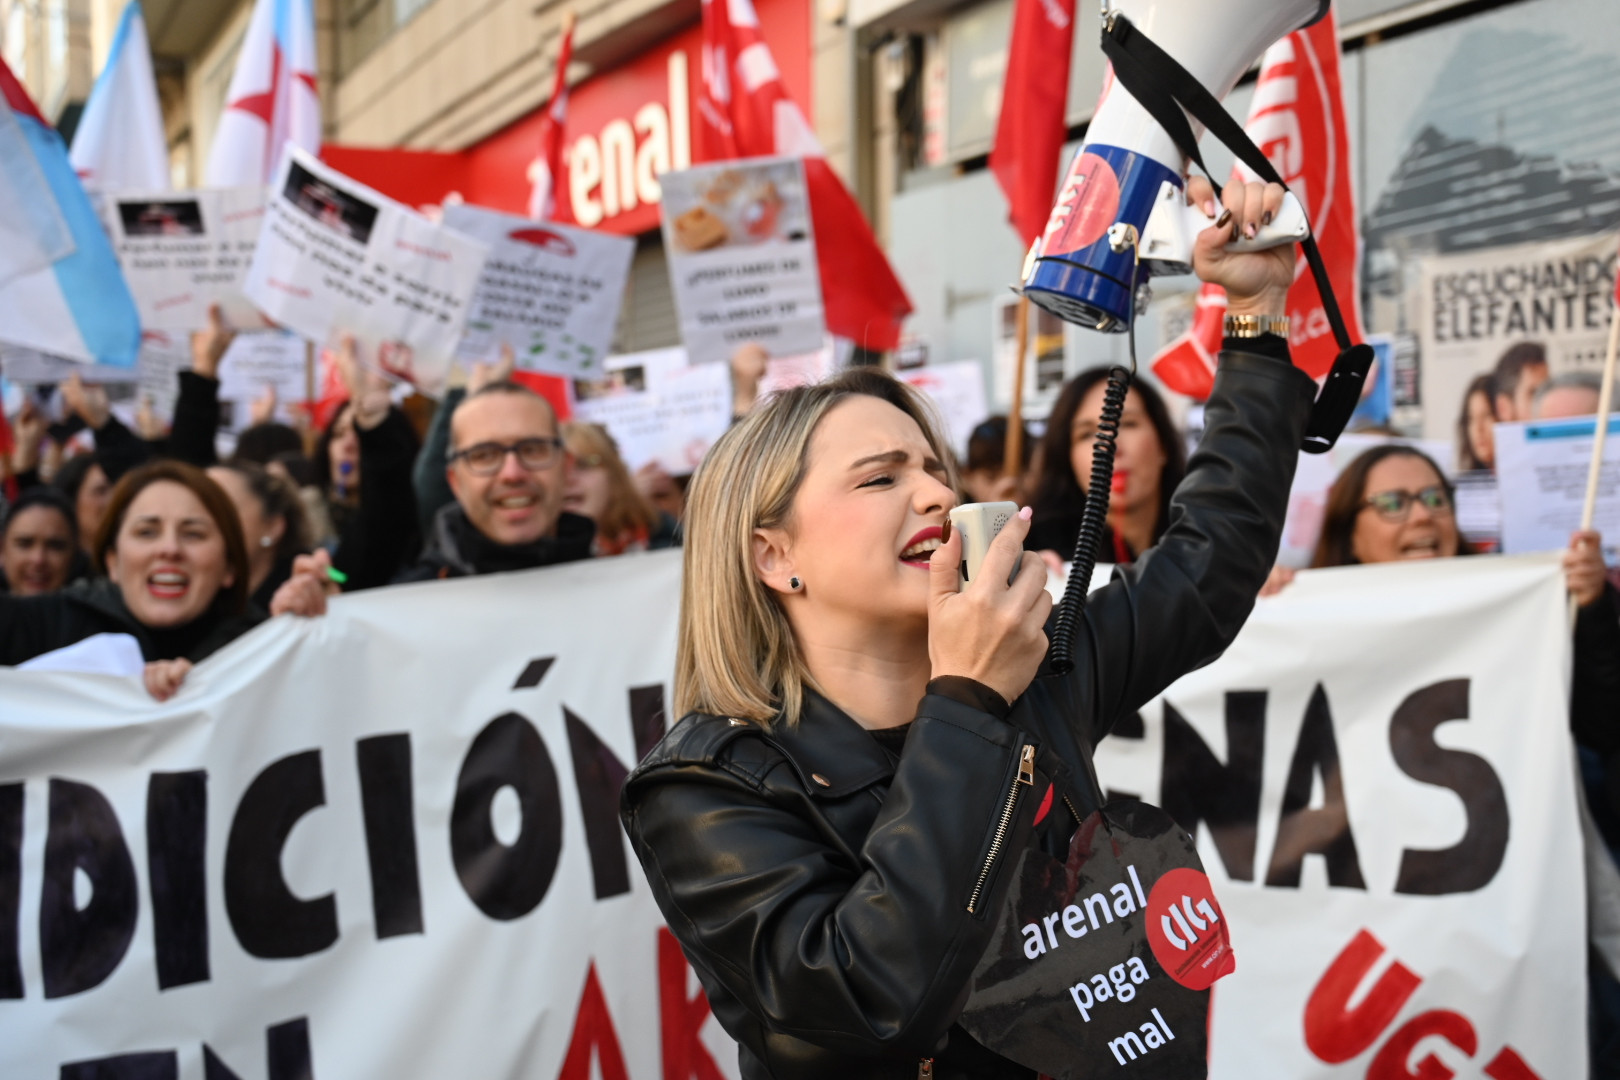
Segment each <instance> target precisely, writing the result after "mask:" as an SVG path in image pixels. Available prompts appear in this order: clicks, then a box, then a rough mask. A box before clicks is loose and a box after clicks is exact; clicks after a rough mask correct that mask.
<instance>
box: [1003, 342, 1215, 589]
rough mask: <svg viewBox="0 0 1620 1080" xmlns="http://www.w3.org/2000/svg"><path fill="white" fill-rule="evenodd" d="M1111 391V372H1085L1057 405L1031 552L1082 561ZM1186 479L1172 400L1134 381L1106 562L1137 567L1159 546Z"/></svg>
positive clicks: (1119, 451)
mask: <svg viewBox="0 0 1620 1080" xmlns="http://www.w3.org/2000/svg"><path fill="white" fill-rule="evenodd" d="M1107 385H1108V369H1107V368H1092V369H1091V370H1090V371H1083V372H1081V373H1080V374H1079V375H1076V376H1075V377H1074V378H1073V379H1071V380H1070V381H1069V385H1067V386H1065V387H1064V388H1063V393H1061V394H1060V395H1058V399H1057V403H1056V404H1055V405H1053V406H1052V414H1051V416H1050V417H1049V418H1048V419H1047V422H1046V434H1045V435H1044V436H1042V438H1041V455H1040V456H1041V468H1040V473H1039V474H1038V479H1037V480H1036V482H1035V497H1034V499H1033V500H1032V502H1031V505H1032V506H1033V507H1034V510H1035V521H1034V524H1033V525H1031V527H1030V530H1029V538H1028V539H1027V540H1026V541H1025V543H1024V546H1025V547H1026V548H1028V549H1029V550H1030V551H1043V552H1044V551H1052V552H1055V553H1056V554H1057V556H1058V558H1059V559H1061V560H1063V561H1068V560H1069V559H1072V558H1074V545H1075V540H1076V539H1077V538H1078V536H1079V534H1080V516H1081V514H1082V512H1083V511H1084V510H1085V505H1086V485H1087V484H1089V483H1090V482H1091V461H1092V452H1093V450H1094V449H1095V447H1096V442H1097V429H1098V424H1099V423H1100V422H1101V420H1102V406H1103V393H1104V391H1105V390H1106V389H1107ZM1186 474H1187V450H1186V447H1185V446H1184V444H1183V443H1182V439H1181V435H1180V434H1179V433H1178V432H1177V431H1176V425H1175V423H1174V422H1173V421H1172V420H1171V419H1170V410H1169V409H1168V408H1167V407H1166V406H1165V403H1164V398H1162V397H1160V396H1159V393H1158V391H1156V390H1154V389H1153V388H1152V387H1151V386H1148V385H1147V384H1145V383H1140V382H1133V383H1132V384H1131V390H1130V393H1129V394H1127V395H1126V397H1125V410H1124V412H1123V413H1122V414H1121V416H1120V421H1119V436H1118V439H1117V442H1116V449H1115V452H1114V483H1113V489H1112V492H1111V494H1110V497H1109V502H1108V524H1107V525H1106V526H1105V527H1104V529H1103V534H1102V538H1101V540H1100V541H1099V542H1098V545H1097V559H1098V561H1100V562H1112V563H1121V564H1123V563H1129V562H1133V561H1135V560H1136V558H1137V557H1138V556H1140V555H1141V554H1142V552H1144V551H1146V550H1147V549H1148V548H1150V547H1152V546H1153V545H1154V544H1156V543H1157V542H1158V540H1159V537H1161V536H1163V535H1164V530H1165V529H1166V528H1167V527H1168V526H1169V523H1170V496H1171V494H1172V493H1173V492H1174V491H1175V490H1176V485H1177V484H1179V483H1181V478H1182V477H1183V476H1185V475H1186Z"/></svg>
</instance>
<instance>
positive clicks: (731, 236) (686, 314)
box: [658, 158, 827, 364]
mask: <svg viewBox="0 0 1620 1080" xmlns="http://www.w3.org/2000/svg"><path fill="white" fill-rule="evenodd" d="M658 180H659V183H660V184H661V185H662V187H663V226H664V247H665V250H666V251H667V252H668V253H669V280H670V284H671V285H672V286H673V288H674V292H675V306H676V309H677V310H678V311H679V312H680V315H681V340H682V341H683V342H684V343H685V344H686V351H687V354H688V355H689V356H691V358H692V362H693V363H694V364H705V363H718V362H721V361H724V360H727V359H729V358H730V356H731V354H732V353H733V352H735V351H736V350H737V348H738V347H739V346H741V345H744V344H746V343H748V342H754V343H755V344H758V345H760V346H762V347H763V348H764V349H765V351H766V352H768V353H770V354H771V355H772V356H792V355H795V354H799V353H809V352H815V351H816V350H818V349H820V348H821V346H822V338H823V336H824V335H825V334H826V332H827V330H826V323H825V319H824V315H823V312H822V306H821V278H820V276H819V274H820V272H819V271H818V270H817V268H816V245H815V237H814V233H813V231H812V229H811V224H810V203H809V198H808V196H807V195H806V192H805V182H804V163H803V162H802V161H800V160H799V159H797V158H752V159H749V160H746V161H727V162H720V163H716V164H713V165H700V166H698V167H696V168H692V169H683V170H680V171H679V172H667V173H664V174H663V175H662V176H660V177H659V178H658Z"/></svg>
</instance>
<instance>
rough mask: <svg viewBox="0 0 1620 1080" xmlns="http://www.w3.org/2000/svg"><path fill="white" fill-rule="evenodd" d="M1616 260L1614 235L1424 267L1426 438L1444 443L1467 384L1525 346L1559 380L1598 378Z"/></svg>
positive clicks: (1440, 260)
mask: <svg viewBox="0 0 1620 1080" xmlns="http://www.w3.org/2000/svg"><path fill="white" fill-rule="evenodd" d="M1615 253H1616V236H1615V234H1614V233H1603V234H1599V235H1596V236H1587V237H1579V238H1576V239H1573V240H1553V241H1548V242H1546V243H1535V244H1516V245H1513V246H1511V247H1500V248H1487V249H1485V250H1482V251H1470V252H1467V253H1465V254H1462V255H1443V256H1435V257H1432V258H1426V259H1423V260H1422V275H1423V287H1422V292H1421V294H1420V299H1419V303H1420V313H1419V334H1418V340H1419V343H1420V347H1421V351H1420V354H1419V364H1420V366H1421V378H1420V382H1421V387H1422V398H1423V434H1424V435H1425V436H1426V437H1428V438H1432V439H1443V438H1446V437H1447V436H1448V435H1449V434H1450V433H1451V431H1452V429H1453V427H1454V426H1455V424H1456V422H1457V415H1458V413H1459V412H1461V410H1462V404H1463V390H1464V389H1465V388H1466V387H1467V385H1468V382H1469V380H1470V379H1472V378H1473V377H1474V376H1475V375H1478V374H1480V373H1481V372H1486V371H1490V370H1491V369H1492V368H1494V367H1495V366H1496V361H1497V358H1498V357H1500V356H1501V355H1502V354H1503V353H1504V352H1506V351H1507V350H1508V348H1509V347H1510V346H1512V345H1516V344H1518V343H1519V342H1521V341H1534V342H1540V343H1541V344H1542V345H1544V346H1545V347H1546V349H1547V361H1548V366H1549V367H1550V368H1551V369H1552V371H1553V373H1554V374H1556V373H1558V372H1560V371H1573V370H1584V371H1601V370H1602V366H1603V355H1604V351H1605V346H1606V344H1607V340H1608V330H1609V318H1610V313H1611V312H1613V310H1614V282H1615Z"/></svg>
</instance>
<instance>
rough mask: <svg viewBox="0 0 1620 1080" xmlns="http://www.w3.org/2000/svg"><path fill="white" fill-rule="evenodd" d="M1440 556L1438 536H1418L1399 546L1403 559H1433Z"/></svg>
mask: <svg viewBox="0 0 1620 1080" xmlns="http://www.w3.org/2000/svg"><path fill="white" fill-rule="evenodd" d="M1439 555H1440V538H1439V537H1438V536H1420V537H1417V538H1416V539H1413V540H1408V541H1406V542H1405V543H1403V544H1402V545H1401V558H1403V559H1434V558H1438V557H1439Z"/></svg>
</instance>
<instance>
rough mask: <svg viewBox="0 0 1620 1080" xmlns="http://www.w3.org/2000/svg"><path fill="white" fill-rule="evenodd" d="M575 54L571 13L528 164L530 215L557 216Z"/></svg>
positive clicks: (539, 218) (566, 18) (537, 217)
mask: <svg viewBox="0 0 1620 1080" xmlns="http://www.w3.org/2000/svg"><path fill="white" fill-rule="evenodd" d="M573 57H574V13H573V12H572V11H570V12H569V13H568V14H567V15H566V16H564V17H563V33H562V47H561V49H560V50H559V51H558V53H557V77H556V78H555V79H554V80H553V81H552V84H551V101H550V102H548V103H547V105H546V114H545V116H543V117H541V119H540V152H539V153H538V154H536V155H535V158H534V161H532V162H530V164H529V183H530V184H531V185H533V186H532V187H530V188H529V216H530V217H532V218H534V219H535V220H536V221H550V220H551V219H552V218H555V217H556V216H557V179H558V177H560V176H562V171H563V132H564V130H565V128H566V127H567V124H568V64H569V61H571V60H572V59H573Z"/></svg>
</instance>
